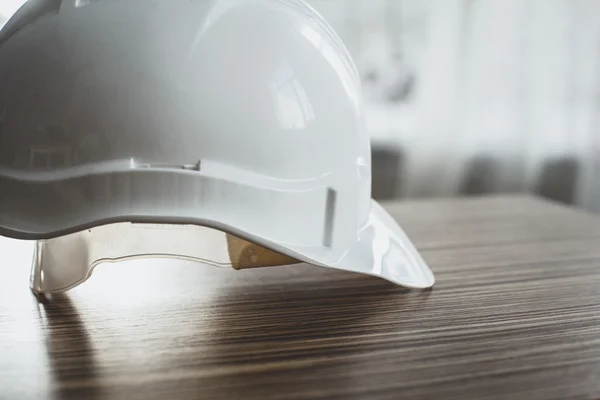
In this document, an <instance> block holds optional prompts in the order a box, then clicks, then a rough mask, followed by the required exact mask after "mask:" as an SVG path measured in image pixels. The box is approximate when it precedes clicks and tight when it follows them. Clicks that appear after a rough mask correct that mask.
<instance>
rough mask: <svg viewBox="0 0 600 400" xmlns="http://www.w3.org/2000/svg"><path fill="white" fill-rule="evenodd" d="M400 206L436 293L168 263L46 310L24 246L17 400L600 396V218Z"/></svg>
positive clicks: (7, 314) (0, 351) (9, 319)
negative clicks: (32, 284)
mask: <svg viewBox="0 0 600 400" xmlns="http://www.w3.org/2000/svg"><path fill="white" fill-rule="evenodd" d="M386 206H387V207H388V209H389V210H391V212H392V213H393V215H394V216H395V217H396V218H397V219H398V220H399V221H401V223H402V225H403V226H404V227H405V228H406V230H407V231H408V232H409V233H410V235H412V237H413V239H414V241H415V243H416V244H417V246H418V247H419V248H420V249H421V250H422V253H423V256H424V258H425V259H426V260H427V261H428V262H429V263H430V265H431V267H432V268H433V270H434V271H435V273H436V275H437V284H436V287H435V288H434V289H433V290H431V291H407V290H402V289H399V288H397V287H395V286H393V285H392V284H389V283H387V282H385V281H382V280H380V279H377V278H371V277H366V276H359V275H354V274H350V273H343V272H338V271H331V270H325V269H319V268H316V267H311V266H307V265H300V266H294V267H283V268H271V269H269V268H268V269H261V270H251V271H243V272H236V271H233V270H226V269H217V268H213V267H204V266H197V265H194V264H182V263H177V262H164V261H152V262H142V263H139V262H138V263H137V264H135V263H131V264H117V265H103V266H100V267H99V268H98V269H97V271H96V273H95V274H94V276H93V277H92V278H91V280H89V281H88V282H86V283H85V284H84V285H82V286H80V287H78V288H76V289H75V290H73V291H71V292H69V293H68V295H66V296H57V297H55V298H54V299H52V300H51V301H49V302H48V303H47V304H40V305H38V303H37V301H36V299H35V298H34V297H33V296H32V295H31V294H30V292H29V290H28V273H29V258H28V257H29V254H28V252H27V251H26V250H27V249H28V248H29V247H28V246H29V245H25V244H23V243H20V242H15V243H11V244H10V249H11V250H9V254H12V256H10V255H9V257H8V260H11V261H10V262H7V261H6V260H7V257H6V255H5V254H3V255H2V256H3V260H2V261H0V263H1V264H0V270H1V271H0V272H1V274H2V275H1V280H0V398H1V399H29V398H32V399H46V398H52V397H55V398H74V399H144V400H148V399H180V398H186V399H199V398H206V399H227V400H232V399H271V398H272V399H333V398H340V399H399V398H411V399H427V398H431V399H439V398H454V399H504V398H527V399H538V398H539V399H566V398H598V397H600V219H598V218H597V217H595V216H591V215H586V214H584V213H582V212H579V211H575V210H572V209H568V208H564V207H562V206H559V205H556V204H551V203H547V202H543V201H541V200H536V199H532V198H526V197H496V198H477V199H476V198H473V199H465V200H436V201H424V202H407V203H397V204H387V205H386ZM6 243H7V242H6V240H4V245H5V246H4V249H6V247H7V246H6ZM5 251H6V250H5ZM11 252H12V253H11Z"/></svg>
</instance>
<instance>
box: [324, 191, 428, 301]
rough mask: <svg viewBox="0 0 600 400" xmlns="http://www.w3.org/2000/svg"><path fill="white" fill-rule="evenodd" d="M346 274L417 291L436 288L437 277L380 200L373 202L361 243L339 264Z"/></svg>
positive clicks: (361, 235)
mask: <svg viewBox="0 0 600 400" xmlns="http://www.w3.org/2000/svg"><path fill="white" fill-rule="evenodd" d="M328 267H330V268H336V269H340V270H345V271H352V272H357V273H361V274H366V275H372V276H377V277H380V278H383V279H386V280H388V281H390V282H392V283H395V284H397V285H401V286H404V287H408V288H414V289H425V288H429V287H432V286H433V285H434V283H435V277H434V275H433V273H432V271H431V269H430V268H429V266H428V265H427V263H426V262H425V261H424V259H423V258H422V257H421V255H420V254H419V252H418V250H417V248H416V247H415V246H414V244H413V243H412V242H411V240H410V239H409V237H408V236H407V235H406V233H405V232H404V231H403V230H402V228H401V227H400V226H399V225H398V223H397V222H396V221H395V220H394V218H392V216H390V214H389V213H388V212H387V211H386V210H385V209H384V208H383V207H381V205H379V203H377V201H375V200H372V201H371V211H370V215H369V222H368V224H367V225H366V226H365V227H364V228H363V229H362V230H361V231H360V240H359V241H357V242H356V243H355V245H354V246H353V247H352V248H351V249H350V251H349V252H348V253H347V254H346V256H345V257H344V258H343V259H342V260H341V261H340V262H339V263H338V264H336V265H332V266H328Z"/></svg>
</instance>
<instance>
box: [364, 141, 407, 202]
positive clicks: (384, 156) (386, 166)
mask: <svg viewBox="0 0 600 400" xmlns="http://www.w3.org/2000/svg"><path fill="white" fill-rule="evenodd" d="M403 168H404V151H403V149H402V147H401V146H399V145H396V144H395V143H387V142H384V143H381V144H375V143H373V144H371V196H372V197H373V198H374V199H376V200H392V199H397V198H398V197H399V193H400V192H401V189H402V188H401V187H400V186H399V185H400V180H401V177H402V173H403V171H402V170H403Z"/></svg>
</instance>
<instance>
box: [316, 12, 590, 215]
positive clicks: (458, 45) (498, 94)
mask: <svg viewBox="0 0 600 400" xmlns="http://www.w3.org/2000/svg"><path fill="white" fill-rule="evenodd" d="M310 2H311V4H312V5H313V6H314V7H315V8H316V9H317V10H318V11H320V12H321V13H322V14H323V15H324V16H325V17H326V18H328V19H330V20H331V22H332V24H333V25H334V26H335V27H336V28H338V30H339V32H340V34H341V36H342V37H343V39H345V41H346V43H347V44H348V48H349V49H350V51H351V52H352V53H353V55H354V57H355V58H356V60H357V63H358V64H359V69H360V70H361V71H362V72H363V76H365V77H366V78H368V75H369V71H370V70H371V69H372V68H374V67H373V64H377V63H379V68H380V72H381V74H383V75H386V74H387V75H386V76H388V75H389V73H387V72H386V70H387V69H389V68H390V65H391V64H390V56H389V54H391V53H393V52H397V51H398V48H399V49H400V51H401V52H402V53H403V55H404V60H403V63H404V65H403V67H404V68H408V69H409V70H410V71H411V73H412V75H414V79H415V84H414V91H413V93H412V95H411V96H410V98H407V99H406V100H405V101H401V102H396V103H394V102H387V103H386V102H385V101H381V96H380V97H377V90H380V91H382V90H385V84H386V81H385V79H383V83H381V82H380V87H379V88H377V86H376V85H375V89H373V88H372V87H370V85H369V83H368V82H367V85H366V86H367V94H368V95H370V96H371V97H372V98H371V102H370V113H369V127H370V129H371V133H372V136H373V142H374V144H376V145H377V144H378V143H389V142H394V141H395V142H397V143H400V144H401V145H402V146H403V148H404V149H405V152H406V156H407V163H406V164H404V166H403V171H401V172H402V181H401V186H402V188H400V189H399V194H401V195H404V196H407V197H424V196H447V195H455V194H458V193H464V192H466V193H469V192H523V191H525V192H541V193H542V194H544V193H549V194H553V193H554V194H555V195H556V196H558V197H562V198H565V200H567V201H572V202H574V203H576V204H578V205H581V206H583V207H585V208H588V209H590V210H596V211H600V174H599V171H600V160H599V158H600V113H599V111H600V24H598V19H597V16H598V15H600V1H597V0H381V1H372V0H369V1H367V0H353V1H348V0H311V1H310ZM375 68H377V66H375ZM387 83H389V79H388V81H387ZM373 93H375V95H373Z"/></svg>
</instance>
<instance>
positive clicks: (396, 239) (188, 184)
mask: <svg viewBox="0 0 600 400" xmlns="http://www.w3.org/2000/svg"><path fill="white" fill-rule="evenodd" d="M363 113H364V111H363V104H362V99H361V87H360V81H359V76H358V74H357V72H356V68H355V66H354V64H353V62H352V60H351V58H350V56H349V55H348V52H347V51H346V49H345V48H344V46H343V45H342V43H341V41H340V39H339V38H338V36H337V35H336V34H335V33H334V32H333V30H332V29H331V27H330V26H329V25H328V24H327V23H326V22H325V21H324V20H323V18H322V17H321V16H319V15H318V14H317V13H316V12H315V11H314V10H313V9H311V8H310V7H309V6H308V5H307V4H306V3H304V2H303V1H301V0H214V1H190V0H157V1H146V0H128V1H118V0H87V1H83V0H62V1H61V0H30V1H29V2H28V3H26V4H25V5H24V6H23V7H22V8H21V9H20V10H19V11H18V12H17V13H16V14H15V15H14V16H13V18H12V19H11V20H10V21H9V22H8V23H7V24H6V26H5V27H4V28H3V29H2V31H0V234H1V235H3V236H7V237H10V238H15V239H25V240H35V241H37V244H36V252H35V259H34V268H33V276H32V285H33V286H32V287H33V290H34V291H36V292H48V293H52V292H59V291H64V290H67V289H69V288H72V287H74V286H76V285H77V284H79V283H81V282H83V281H84V280H86V279H87V278H88V277H89V275H90V274H91V271H92V269H93V267H94V266H95V265H96V264H98V263H100V262H106V261H109V262H114V261H118V260H124V259H129V258H133V257H143V256H149V257H151V256H161V257H162V256H165V257H177V258H183V259H191V260H197V261H201V262H206V263H209V264H214V265H218V266H228V267H233V268H236V269H242V268H250V267H264V266H274V265H284V264H293V263H298V262H306V263H310V264H313V265H316V266H321V267H328V268H336V269H340V270H346V271H353V272H357V273H362V274H369V275H375V276H379V277H381V278H384V279H387V280H389V281H391V282H394V283H396V284H399V285H402V286H406V287H412V288H427V287H430V286H432V285H433V283H434V277H433V275H432V273H431V271H430V269H429V268H428V267H427V265H426V264H425V262H424V261H423V259H422V258H421V256H420V255H419V253H418V252H417V250H416V249H415V247H414V246H413V245H412V244H411V242H410V240H409V239H408V238H407V236H406V235H405V234H404V233H403V231H402V230H401V228H400V227H399V226H398V225H397V224H396V222H395V221H394V220H393V219H392V218H391V217H390V216H389V215H388V214H387V212H386V211H385V210H384V209H383V208H382V207H381V206H379V205H378V204H377V203H376V202H375V201H373V200H372V199H371V169H370V168H371V159H370V144H369V138H368V135H367V133H366V132H365V127H364V115H363Z"/></svg>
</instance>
